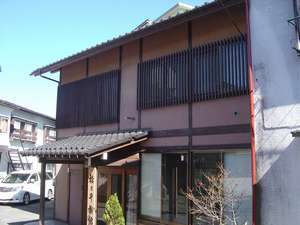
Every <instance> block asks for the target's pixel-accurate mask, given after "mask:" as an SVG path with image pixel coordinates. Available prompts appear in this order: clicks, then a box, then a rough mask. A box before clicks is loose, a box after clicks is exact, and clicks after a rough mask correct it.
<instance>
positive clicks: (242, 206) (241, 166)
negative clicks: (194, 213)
mask: <svg viewBox="0 0 300 225" xmlns="http://www.w3.org/2000/svg"><path fill="white" fill-rule="evenodd" d="M224 167H225V170H226V171H227V172H229V177H228V178H227V179H226V180H225V184H224V188H225V192H226V190H235V194H236V197H241V201H240V202H239V203H238V205H239V207H238V209H237V214H238V221H239V223H238V224H244V223H245V222H247V224H248V225H250V224H252V197H251V196H252V181H251V155H250V153H249V152H233V153H225V154H224Z"/></svg>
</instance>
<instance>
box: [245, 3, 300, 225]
mask: <svg viewBox="0 0 300 225" xmlns="http://www.w3.org/2000/svg"><path fill="white" fill-rule="evenodd" d="M299 12H300V1H299V0H251V1H250V24H251V45H252V60H253V75H254V81H255V92H254V99H255V139H256V158H257V211H258V215H257V217H258V219H257V220H258V221H257V224H262V225H283V224H291V225H298V224H300V203H299V196H300V182H299V170H300V164H299V159H300V138H299V136H300V135H299V134H300V132H299V129H300V54H299V53H300V45H299V43H300V42H299V31H300V30H299V28H300V26H299V24H300V23H299V22H300V17H299V15H300V14H299ZM288 21H289V23H288Z"/></svg>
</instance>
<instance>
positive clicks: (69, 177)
mask: <svg viewBox="0 0 300 225" xmlns="http://www.w3.org/2000/svg"><path fill="white" fill-rule="evenodd" d="M67 172H68V173H67V176H68V201H67V207H68V209H67V221H68V224H69V223H70V208H71V207H70V202H71V201H70V200H71V198H70V197H71V196H70V195H71V192H70V191H71V168H70V164H68V169H67Z"/></svg>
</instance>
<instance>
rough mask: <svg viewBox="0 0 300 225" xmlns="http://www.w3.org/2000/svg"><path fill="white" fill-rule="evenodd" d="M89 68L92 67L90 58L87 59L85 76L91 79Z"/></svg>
mask: <svg viewBox="0 0 300 225" xmlns="http://www.w3.org/2000/svg"><path fill="white" fill-rule="evenodd" d="M89 66H90V58H86V65H85V76H86V77H89Z"/></svg>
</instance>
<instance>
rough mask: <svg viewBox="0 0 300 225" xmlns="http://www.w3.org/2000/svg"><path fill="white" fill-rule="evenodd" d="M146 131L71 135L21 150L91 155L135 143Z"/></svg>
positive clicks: (45, 154)
mask: <svg viewBox="0 0 300 225" xmlns="http://www.w3.org/2000/svg"><path fill="white" fill-rule="evenodd" d="M147 136H148V132H147V131H133V132H121V133H109V134H91V135H80V136H73V137H69V138H66V139H62V140H58V141H55V142H51V143H48V144H45V145H42V146H39V147H34V148H30V149H27V150H24V151H23V152H22V154H23V155H25V156H29V155H31V156H42V157H45V156H46V157H47V156H49V157H56V156H70V157H71V156H73V157H74V156H77V157H78V156H81V157H82V156H92V155H94V154H97V153H101V152H104V151H107V150H110V149H113V148H116V147H122V146H124V145H126V144H129V145H131V144H135V143H138V142H140V141H143V140H145V139H146V138H147Z"/></svg>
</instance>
